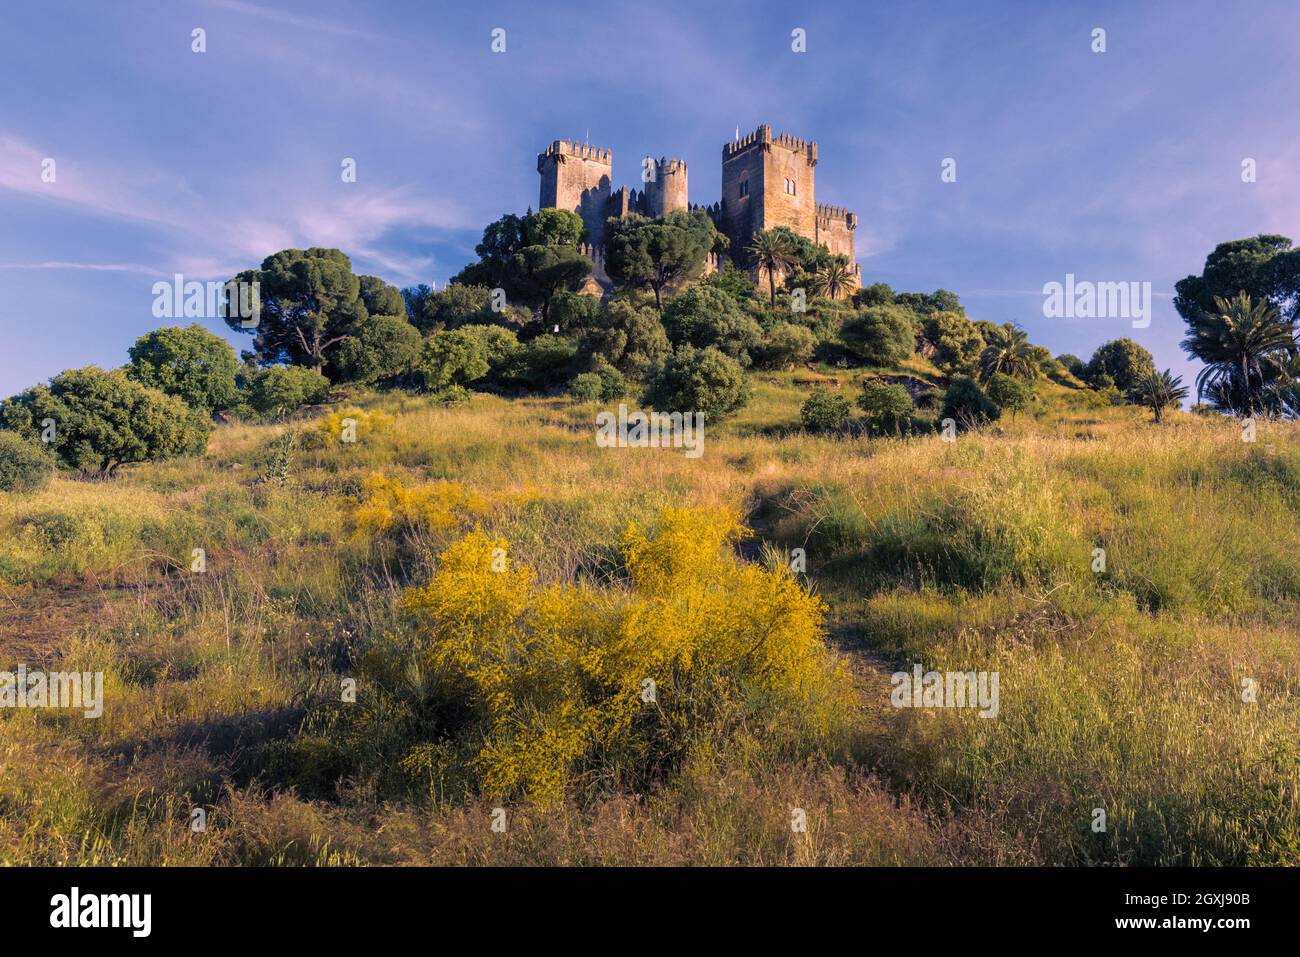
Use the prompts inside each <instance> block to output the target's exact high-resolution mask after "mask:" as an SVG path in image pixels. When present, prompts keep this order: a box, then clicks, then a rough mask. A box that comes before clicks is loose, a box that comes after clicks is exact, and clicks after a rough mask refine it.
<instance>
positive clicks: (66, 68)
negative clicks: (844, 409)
mask: <svg viewBox="0 0 1300 957" xmlns="http://www.w3.org/2000/svg"><path fill="white" fill-rule="evenodd" d="M5 21H6V22H5V29H4V30H3V31H0V90H2V91H3V92H2V93H0V221H3V223H4V228H3V229H2V230H0V303H2V304H3V305H2V306H0V310H2V311H0V326H2V327H3V329H4V331H5V333H6V335H5V337H4V343H5V347H4V348H3V349H2V350H0V395H4V394H9V393H12V392H14V391H16V390H18V389H20V388H22V387H25V386H28V385H31V384H33V383H35V382H38V381H43V380H44V379H47V378H48V377H49V376H51V375H54V374H56V373H57V372H59V371H61V370H62V369H65V368H70V367H74V366H79V365H85V364H88V363H92V362H93V363H98V364H100V365H105V366H112V365H118V364H120V363H122V362H123V361H125V353H126V349H127V347H128V346H129V345H130V343H131V342H132V341H133V340H134V339H135V338H136V337H137V336H139V335H141V334H142V333H144V332H146V331H148V330H149V329H151V328H155V327H156V326H158V325H160V324H168V323H165V322H160V321H159V320H157V319H155V318H154V317H153V315H152V314H151V309H150V307H151V304H152V301H153V295H152V293H151V287H152V285H153V283H154V282H156V281H159V280H167V279H170V277H171V275H172V274H173V273H175V272H181V273H183V274H184V275H185V276H186V278H187V279H199V280H207V279H224V278H228V277H229V276H230V275H232V274H233V273H234V272H236V271H237V270H239V269H243V268H247V267H250V266H253V265H256V264H257V263H259V262H260V261H261V259H262V258H263V257H264V256H266V255H267V254H269V253H272V252H275V251H276V250H279V249H282V248H286V247H293V246H298V247H302V246H311V245H320V246H338V247H340V248H342V249H343V250H345V251H346V252H348V253H349V254H350V255H351V256H352V257H353V261H354V265H355V266H356V268H357V270H358V271H360V272H369V273H373V274H376V275H379V276H382V277H384V278H385V279H387V280H388V281H390V282H393V283H395V284H397V285H407V284H412V283H416V282H422V281H423V282H429V281H433V280H437V281H438V282H439V283H440V284H441V283H442V282H444V281H445V280H446V279H447V278H448V277H449V276H451V275H453V274H454V273H456V272H457V271H458V270H459V269H460V268H461V267H462V266H463V265H464V263H465V262H467V261H468V260H469V259H470V258H472V254H473V246H474V243H475V242H476V241H477V240H478V238H479V234H480V232H481V229H482V227H483V225H484V224H486V223H487V222H489V221H490V220H492V219H495V218H496V217H498V216H500V215H501V214H502V213H505V212H510V211H522V210H523V209H524V208H525V207H527V206H528V205H530V204H531V205H536V203H537V193H538V176H537V173H536V167H535V159H536V154H537V153H538V152H539V151H540V150H541V149H542V148H543V147H544V146H545V145H546V144H547V143H549V142H550V141H551V140H553V139H557V138H565V139H575V138H577V139H582V138H587V137H589V138H590V141H591V142H592V143H594V144H597V145H600V146H603V147H607V148H609V149H612V150H613V151H614V173H615V181H616V183H627V184H635V183H636V182H637V180H638V162H639V159H640V157H642V156H644V155H646V154H652V155H655V156H659V155H676V156H679V157H681V158H682V159H684V160H686V161H687V163H688V164H689V167H690V187H691V199H692V201H694V202H699V203H712V202H714V201H715V200H716V199H717V197H718V193H719V184H720V177H721V158H720V156H721V148H722V144H723V143H724V142H726V141H727V140H729V139H731V138H732V137H733V136H734V133H735V130H736V128H737V127H739V129H740V131H741V133H742V134H744V133H746V132H748V131H750V130H752V129H753V128H754V127H755V126H757V125H758V124H759V123H764V122H766V123H769V124H771V125H772V126H773V127H774V129H776V130H784V131H787V132H790V133H792V134H795V135H797V136H802V137H805V138H810V139H815V140H817V141H818V144H819V157H820V162H819V164H818V167H817V199H818V201H820V202H826V203H834V204H837V205H841V206H846V207H848V208H850V209H853V210H855V211H856V212H857V213H858V216H859V224H860V225H859V227H858V234H857V243H858V251H859V260H860V262H861V264H862V274H863V278H864V281H866V282H873V281H883V282H888V283H890V284H891V285H893V286H894V287H895V288H896V289H899V290H926V291H928V290H932V289H934V288H936V287H940V286H942V287H946V288H949V289H952V290H954V291H956V292H957V293H958V294H959V295H960V296H961V298H962V300H963V302H964V303H965V304H966V306H967V311H968V313H969V314H970V315H972V316H974V317H976V318H982V319H990V320H993V321H995V322H1005V321H1016V322H1019V323H1020V324H1022V325H1023V326H1024V327H1025V328H1026V329H1027V330H1028V331H1029V333H1030V336H1031V338H1032V339H1033V340H1034V341H1035V342H1038V343H1042V344H1044V345H1046V346H1048V347H1049V348H1051V349H1052V350H1053V352H1057V353H1059V352H1066V351H1068V352H1073V353H1076V354H1078V355H1081V356H1083V357H1084V358H1085V359H1086V358H1087V357H1088V355H1090V354H1091V352H1092V350H1093V349H1094V348H1095V347H1096V346H1097V345H1099V344H1100V343H1101V342H1103V341H1105V340H1106V339H1111V338H1115V337H1118V336H1121V335H1129V336H1131V337H1132V338H1134V339H1137V340H1138V341H1139V342H1141V343H1143V344H1144V345H1146V346H1147V347H1148V348H1149V349H1151V351H1152V352H1153V353H1155V355H1156V358H1157V361H1158V363H1159V364H1160V365H1161V366H1162V367H1163V366H1172V367H1174V369H1175V370H1176V371H1179V372H1183V373H1186V372H1188V371H1190V370H1191V368H1192V367H1191V366H1190V365H1189V364H1188V363H1187V362H1186V361H1185V358H1184V357H1183V355H1182V353H1181V352H1180V351H1179V349H1178V345H1177V344H1178V341H1179V339H1180V338H1181V337H1182V333H1183V328H1182V323H1181V320H1180V319H1179V318H1178V316H1177V314H1176V313H1175V311H1174V309H1173V307H1172V303H1171V297H1172V294H1173V284H1174V283H1175V282H1176V281H1177V280H1178V279H1180V278H1182V277H1183V276H1184V275H1186V274H1188V273H1189V272H1199V271H1200V268H1201V266H1202V264H1203V262H1204V259H1205V256H1206V254H1207V253H1208V252H1209V251H1210V250H1211V249H1213V247H1214V245H1215V244H1216V243H1218V242H1221V241H1224V240H1228V239H1235V238H1241V237H1245V236H1251V235H1255V234H1257V233H1261V232H1280V233H1282V234H1284V235H1288V236H1292V237H1294V238H1300V186H1298V185H1297V170H1300V125H1298V124H1297V123H1296V121H1295V118H1296V115H1297V103H1296V100H1297V96H1298V95H1300V93H1298V92H1297V91H1300V57H1297V56H1296V42H1297V41H1296V38H1297V36H1300V4H1297V3H1295V2H1294V0H1284V2H1276V3H1273V2H1262V0H1247V2H1239V3H1231V4H1229V3H1222V2H1203V0H1179V2H1172V3H1142V2H1133V0H1126V2H1121V3H1113V4H1111V3H1090V4H1087V5H1086V8H1085V5H1084V4H1074V3H1064V2H1059V3H1058V2H1050V0H1038V2H1026V3H1014V2H1002V3H993V2H984V3H956V2H944V3H920V2H916V3H913V2H909V3H897V2H889V3H862V2H854V3H834V4H832V3H826V4H817V3H810V4H804V3H800V4H791V3H770V4H769V3H756V2H745V3H735V4H727V3H709V4H702V3H683V4H676V3H672V2H663V0H656V2H654V3H645V2H636V3H626V4H624V3H618V2H608V3H602V4H594V5H592V4H583V5H580V6H579V5H573V6H570V5H568V4H563V3H547V4H540V3H519V4H506V3H487V2H482V3H476V4H455V5H453V4H441V3H427V2H421V3H417V2H397V0H391V2H373V3H367V4H364V5H363V4H345V3H341V2H332V0H313V2H310V3H298V2H287V0H285V2H279V0H248V2H245V0H192V2H167V3H163V2H144V0H140V2H132V0H122V2H114V3H106V2H61V0H45V2H40V3H36V2H29V3H23V4H12V5H6V10H5ZM196 27H201V28H203V29H204V30H205V31H206V34H207V52H206V53H203V54H196V53H193V52H191V31H192V30H193V29H194V28H196ZM496 27H501V28H504V29H505V31H506V52H505V53H504V54H494V53H492V52H491V49H490V43H491V31H492V30H493V28H496ZM796 27H799V28H803V29H804V30H806V32H807V52H806V53H803V54H796V53H793V52H792V51H791V49H790V46H791V40H790V33H791V30H793V29H794V28H796ZM1095 27H1101V28H1104V29H1105V30H1106V40H1107V51H1106V52H1105V53H1104V54H1096V53H1093V52H1091V49H1090V45H1091V32H1092V30H1093V28H1095ZM47 157H48V158H53V159H54V160H55V161H56V164H57V167H56V170H57V178H56V181H55V182H54V183H46V182H42V179H41V164H42V160H43V159H45V158H47ZM344 157H352V158H354V159H355V160H356V162H357V182H356V183H344V182H342V180H341V177H340V175H339V173H340V163H341V161H342V159H343V158H344ZM946 157H952V158H954V159H956V161H957V182H955V183H943V182H941V181H940V175H939V174H940V164H941V162H942V161H943V159H944V158H946ZM1245 157H1251V158H1253V159H1255V161H1256V163H1257V168H1258V181H1257V182H1255V183H1250V184H1246V183H1243V182H1242V181H1241V162H1242V160H1243V158H1245ZM1067 273H1073V274H1075V275H1076V277H1078V278H1079V279H1090V280H1094V281H1149V282H1151V283H1152V284H1153V288H1154V292H1155V297H1156V298H1155V309H1154V320H1153V322H1152V323H1151V326H1150V328H1147V329H1143V330H1135V329H1132V328H1130V324H1129V323H1128V322H1127V321H1125V320H1122V319H1090V320H1089V319H1046V318H1044V317H1043V310H1042V303H1043V295H1042V287H1043V284H1044V283H1046V282H1051V281H1058V282H1059V281H1063V280H1064V277H1065V275H1066V274H1067ZM210 325H212V327H213V328H214V329H215V330H216V331H220V332H223V333H224V332H225V330H224V327H219V326H218V324H215V323H213V324H210ZM230 338H231V339H232V341H234V342H235V343H236V344H237V345H240V346H246V345H247V341H248V340H246V339H241V337H238V336H235V335H233V334H232V335H231V336H230Z"/></svg>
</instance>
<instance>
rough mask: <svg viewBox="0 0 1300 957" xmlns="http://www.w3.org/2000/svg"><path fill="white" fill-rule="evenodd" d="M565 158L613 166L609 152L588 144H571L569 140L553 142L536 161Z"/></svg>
mask: <svg viewBox="0 0 1300 957" xmlns="http://www.w3.org/2000/svg"><path fill="white" fill-rule="evenodd" d="M566 156H574V157H577V158H578V159H583V160H587V161H588V162H591V163H601V164H603V165H605V166H613V165H614V154H613V152H611V151H610V150H607V149H602V148H601V147H599V146H592V145H591V144H590V143H573V142H570V141H569V140H555V141H554V142H553V143H551V145H550V146H548V147H546V149H545V150H544V151H543V152H542V153H540V154H539V155H538V157H537V161H538V162H539V163H540V162H541V161H542V160H543V159H545V158H548V157H558V158H560V159H563V158H564V157H566Z"/></svg>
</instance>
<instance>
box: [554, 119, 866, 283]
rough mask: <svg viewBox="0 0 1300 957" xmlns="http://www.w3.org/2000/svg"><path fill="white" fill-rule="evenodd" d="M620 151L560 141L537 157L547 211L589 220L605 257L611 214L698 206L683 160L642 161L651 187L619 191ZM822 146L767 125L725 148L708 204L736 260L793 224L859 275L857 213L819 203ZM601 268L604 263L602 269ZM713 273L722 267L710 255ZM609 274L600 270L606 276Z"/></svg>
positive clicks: (590, 236) (591, 236)
mask: <svg viewBox="0 0 1300 957" xmlns="http://www.w3.org/2000/svg"><path fill="white" fill-rule="evenodd" d="M612 166H613V153H612V152H611V151H610V150H607V149H601V148H599V147H596V146H591V145H589V144H585V143H571V142H569V141H567V140H556V141H555V142H553V143H552V144H551V145H550V146H548V147H547V148H546V150H545V151H544V152H543V153H541V154H540V155H539V156H538V157H537V172H538V173H540V174H541V177H542V187H541V199H540V201H539V207H540V208H542V209H548V208H558V209H568V210H571V211H573V212H575V213H577V214H578V215H579V216H581V217H582V222H583V224H584V225H585V226H586V229H587V242H588V243H589V244H590V246H591V249H592V251H594V252H597V253H598V251H599V249H600V246H601V243H602V241H603V240H604V233H605V220H606V219H607V218H608V217H610V216H626V215H628V214H629V213H640V214H641V215H643V216H650V217H660V216H663V215H665V214H666V213H670V212H673V211H674V210H685V209H691V208H693V207H692V206H691V205H690V199H689V191H688V189H687V170H686V164H685V163H684V162H682V161H681V160H679V159H676V158H673V159H667V158H662V159H658V160H655V159H651V158H649V157H647V158H646V159H645V160H644V161H643V164H642V181H643V186H644V189H643V190H642V191H641V192H637V191H636V190H635V189H628V188H627V187H626V186H624V187H620V188H619V189H618V190H614V189H613V185H612V183H613V180H612V177H611V169H612ZM816 166H817V144H816V143H815V142H812V141H811V140H802V139H799V138H798V137H794V136H788V135H786V134H785V133H779V134H777V135H775V136H773V134H772V128H771V127H770V126H768V125H766V124H764V125H762V126H760V127H759V128H758V129H757V130H755V131H754V132H753V133H750V134H749V135H748V136H745V137H738V138H737V139H736V141H735V142H734V143H727V144H726V145H724V146H723V147H722V199H721V201H720V202H718V203H715V204H713V205H712V206H709V207H705V209H706V211H707V212H708V214H709V216H710V217H712V219H713V222H714V225H716V226H717V227H718V230H719V231H720V232H722V233H724V234H725V235H726V236H727V237H728V238H729V239H730V240H731V255H732V258H733V259H734V260H735V261H737V262H741V261H742V260H743V259H744V250H745V247H746V246H748V245H749V241H750V237H751V236H752V235H753V234H754V233H755V232H757V231H759V230H764V229H771V228H772V227H774V226H785V227H787V228H788V229H790V230H791V231H792V232H794V233H795V234H797V235H799V236H803V237H805V238H807V239H811V240H812V241H814V242H817V243H821V244H823V245H825V246H826V247H827V248H828V249H830V251H831V252H832V253H837V254H839V255H843V256H847V257H848V260H849V265H850V267H851V268H852V269H853V270H854V272H855V273H856V272H858V267H857V263H856V259H855V257H854V249H853V234H854V230H856V229H857V228H858V217H857V214H856V213H851V212H849V211H848V210H846V209H844V208H842V207H839V206H826V205H822V204H819V203H818V202H817V201H816V190H815V179H814V175H813V174H814V170H815V168H816ZM598 265H599V264H598ZM709 268H710V271H711V270H712V269H716V268H718V264H717V262H716V259H715V258H714V257H710V261H709ZM600 272H603V270H598V274H599V273H600Z"/></svg>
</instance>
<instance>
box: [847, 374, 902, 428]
mask: <svg viewBox="0 0 1300 957" xmlns="http://www.w3.org/2000/svg"><path fill="white" fill-rule="evenodd" d="M858 408H859V409H861V410H862V413H863V416H864V417H865V418H866V421H867V426H868V427H869V428H870V429H871V431H872V432H899V431H900V430H902V429H903V428H904V427H906V426H908V425H910V424H911V420H912V409H913V405H912V397H911V395H909V394H908V392H907V390H906V389H904V388H903V387H902V386H901V385H899V384H898V383H896V382H882V381H881V380H880V379H867V380H866V381H865V382H863V383H862V394H861V395H860V396H858Z"/></svg>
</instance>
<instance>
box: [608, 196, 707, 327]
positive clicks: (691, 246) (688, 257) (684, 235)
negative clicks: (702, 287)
mask: <svg viewBox="0 0 1300 957" xmlns="http://www.w3.org/2000/svg"><path fill="white" fill-rule="evenodd" d="M707 253H708V248H707V247H706V246H704V245H703V244H702V242H701V241H700V238H699V236H698V234H696V233H692V232H691V231H690V230H688V229H686V228H684V227H682V226H679V225H673V224H672V223H670V222H651V221H649V220H647V219H645V217H643V216H625V217H624V218H623V219H621V220H614V219H612V218H611V219H610V221H609V229H608V230H607V236H606V238H605V270H606V271H607V272H608V273H609V275H610V278H611V279H614V280H615V281H616V282H619V283H621V284H622V285H624V286H626V287H627V288H629V289H639V288H647V289H650V290H652V291H653V292H654V296H655V308H656V309H659V310H661V311H662V309H663V293H664V290H665V289H667V288H669V287H671V286H675V285H677V284H678V283H681V282H685V281H686V280H689V279H694V278H696V277H697V276H699V275H700V274H701V273H702V272H703V271H704V261H705V256H706V254H707Z"/></svg>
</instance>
